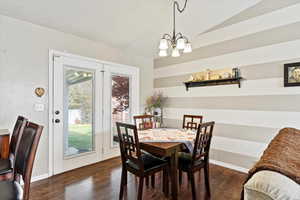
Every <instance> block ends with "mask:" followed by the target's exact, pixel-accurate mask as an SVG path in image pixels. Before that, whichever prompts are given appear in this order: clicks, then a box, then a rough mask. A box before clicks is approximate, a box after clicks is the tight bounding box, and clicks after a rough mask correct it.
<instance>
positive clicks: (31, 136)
mask: <svg viewBox="0 0 300 200" xmlns="http://www.w3.org/2000/svg"><path fill="white" fill-rule="evenodd" d="M42 130H43V126H40V125H37V124H34V123H31V122H28V123H27V124H26V126H25V128H24V131H23V134H22V135H21V139H20V142H19V147H18V149H17V152H16V158H15V162H14V170H13V180H9V181H0V199H1V200H12V199H14V200H20V199H22V200H28V199H29V190H30V181H31V173H32V167H33V162H34V159H35V154H36V150H37V146H38V143H39V140H40V136H41V134H42ZM21 178H22V180H23V182H24V187H23V188H22V186H21V184H20V180H21Z"/></svg>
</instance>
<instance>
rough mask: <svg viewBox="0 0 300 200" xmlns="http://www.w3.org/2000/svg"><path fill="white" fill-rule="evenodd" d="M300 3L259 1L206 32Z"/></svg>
mask: <svg viewBox="0 0 300 200" xmlns="http://www.w3.org/2000/svg"><path fill="white" fill-rule="evenodd" d="M297 3H299V0H284V1H280V0H279V1H274V0H264V1H260V2H259V3H257V4H255V5H254V6H251V7H250V8H248V9H245V10H243V11H242V12H240V13H239V14H236V15H234V16H233V17H231V18H229V19H227V20H225V21H224V22H222V23H221V24H218V25H216V26H214V27H212V28H210V29H209V30H207V31H205V32H206V33H208V32H210V31H214V30H217V29H220V28H223V27H226V26H230V25H233V24H237V23H239V22H242V21H246V20H249V19H251V18H254V17H258V16H261V15H265V14H267V13H271V12H273V11H275V10H279V9H282V8H285V7H288V6H291V5H293V4H297Z"/></svg>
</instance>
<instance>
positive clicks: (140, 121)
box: [133, 115, 154, 130]
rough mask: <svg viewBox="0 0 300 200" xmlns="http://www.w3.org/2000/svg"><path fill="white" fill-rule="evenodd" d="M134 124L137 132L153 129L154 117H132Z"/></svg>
mask: <svg viewBox="0 0 300 200" xmlns="http://www.w3.org/2000/svg"><path fill="white" fill-rule="evenodd" d="M133 119H134V124H135V125H136V126H137V128H138V130H147V129H152V128H154V116H153V115H136V116H134V117H133Z"/></svg>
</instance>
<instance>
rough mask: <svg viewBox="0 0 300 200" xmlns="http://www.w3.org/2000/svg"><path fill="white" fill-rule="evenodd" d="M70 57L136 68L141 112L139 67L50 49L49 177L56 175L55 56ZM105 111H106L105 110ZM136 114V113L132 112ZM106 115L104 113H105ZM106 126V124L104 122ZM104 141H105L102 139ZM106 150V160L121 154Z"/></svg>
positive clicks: (137, 95)
mask: <svg viewBox="0 0 300 200" xmlns="http://www.w3.org/2000/svg"><path fill="white" fill-rule="evenodd" d="M60 56H64V57H69V58H73V59H82V60H86V61H90V62H96V63H99V64H102V65H107V66H113V67H126V68H129V69H132V70H136V72H137V78H136V79H137V82H138V83H139V84H138V85H137V90H136V97H137V99H136V101H135V102H137V104H136V105H135V106H136V109H135V110H136V111H137V113H139V110H140V105H139V104H140V80H139V74H140V73H139V68H137V67H134V66H129V65H124V64H118V63H113V62H108V61H103V60H98V59H94V58H89V57H85V56H80V55H76V54H71V53H66V52H62V51H58V50H54V49H49V67H48V133H49V134H48V177H51V176H53V175H54V169H53V165H54V151H53V125H54V123H53V117H54V104H53V102H54V95H53V89H54V84H53V83H54V58H55V57H60ZM102 87H103V84H102ZM103 113H104V112H103ZM132 114H135V113H132ZM103 117H104V115H103ZM103 127H104V124H103ZM102 142H103V141H102ZM102 148H103V144H102ZM103 154H104V151H102V156H101V157H102V159H103V160H106V159H109V158H111V157H115V156H118V155H119V151H117V149H116V148H115V149H114V148H112V153H111V154H110V155H109V156H104V155H103Z"/></svg>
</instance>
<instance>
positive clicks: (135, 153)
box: [116, 122, 168, 200]
mask: <svg viewBox="0 0 300 200" xmlns="http://www.w3.org/2000/svg"><path fill="white" fill-rule="evenodd" d="M116 125H117V130H118V137H119V145H120V151H121V158H122V177H121V185H120V196H119V198H120V199H122V198H123V193H124V187H125V186H126V185H127V172H131V173H133V174H134V175H136V176H138V177H139V187H138V195H137V199H138V200H141V199H142V195H143V184H144V178H146V177H149V176H151V175H154V174H155V173H157V172H160V171H163V172H164V174H167V173H168V163H167V162H166V161H165V160H163V159H160V158H158V157H156V156H153V155H151V154H148V153H142V152H141V149H140V143H139V138H138V133H137V128H136V126H135V125H131V124H125V123H120V122H117V123H116ZM164 177H165V179H164V184H163V185H164V186H166V185H168V183H167V181H168V180H167V178H166V177H167V175H165V176H164ZM163 191H166V189H165V188H163Z"/></svg>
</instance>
